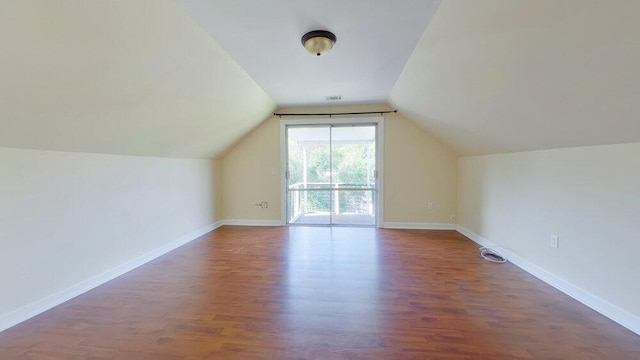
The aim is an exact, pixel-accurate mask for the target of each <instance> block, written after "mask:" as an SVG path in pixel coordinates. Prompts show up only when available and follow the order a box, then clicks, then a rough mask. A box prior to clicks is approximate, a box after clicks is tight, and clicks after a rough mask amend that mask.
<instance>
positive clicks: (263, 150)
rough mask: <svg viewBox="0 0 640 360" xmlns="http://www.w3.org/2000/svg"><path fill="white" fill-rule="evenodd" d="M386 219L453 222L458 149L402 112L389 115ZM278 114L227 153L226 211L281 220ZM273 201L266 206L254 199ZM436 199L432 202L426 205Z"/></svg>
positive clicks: (380, 107)
mask: <svg viewBox="0 0 640 360" xmlns="http://www.w3.org/2000/svg"><path fill="white" fill-rule="evenodd" d="M388 109H389V108H388V107H387V106H386V105H364V106H347V107H313V108H295V109H284V110H281V111H282V112H289V113H294V112H339V111H343V112H352V111H379V110H388ZM384 126H385V129H384V135H385V139H384V140H385V149H384V152H385V154H384V182H385V185H384V191H385V193H384V209H383V211H384V219H383V220H384V222H395V223H450V222H451V220H450V218H451V215H453V214H455V211H454V209H455V203H456V171H457V170H456V155H455V154H454V153H453V152H451V151H450V150H449V149H447V148H446V147H444V146H442V145H441V144H440V143H439V142H437V141H436V140H434V139H433V138H432V137H431V136H429V134H427V133H426V132H425V131H424V130H422V129H420V128H418V127H416V126H415V125H413V124H412V123H411V122H410V121H408V120H407V119H406V118H404V117H403V116H402V115H397V114H387V115H385V124H384ZM280 162H281V159H280V118H278V117H276V116H273V117H271V118H269V119H268V120H266V121H265V122H264V123H262V124H261V125H260V126H259V127H258V128H256V129H255V130H254V131H253V132H252V133H251V134H249V135H248V136H247V137H246V138H245V139H244V140H243V141H241V142H240V143H239V144H238V145H237V146H236V147H235V148H233V149H232V150H231V151H229V152H228V153H227V155H226V156H225V157H224V159H223V171H222V173H223V188H224V217H225V218H226V219H241V220H271V221H279V220H281V184H280V180H281V176H280V174H281V173H280V171H281V164H280ZM258 201H269V208H268V209H261V208H258V207H256V206H254V204H255V203H256V202H258ZM429 202H433V203H434V208H433V209H432V210H429V209H428V203H429Z"/></svg>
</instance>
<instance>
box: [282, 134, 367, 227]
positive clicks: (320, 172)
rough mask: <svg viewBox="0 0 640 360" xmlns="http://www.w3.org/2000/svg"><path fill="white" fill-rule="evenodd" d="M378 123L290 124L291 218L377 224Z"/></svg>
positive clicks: (318, 222)
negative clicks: (347, 124) (343, 124)
mask: <svg viewBox="0 0 640 360" xmlns="http://www.w3.org/2000/svg"><path fill="white" fill-rule="evenodd" d="M376 131H377V129H376V126H375V125H368V124H367V125H349V126H342V125H340V126H336V125H319V126H306V125H305V126H287V127H286V139H287V140H286V141H287V209H286V211H287V223H289V224H308V225H311V224H313V225H330V224H339V225H375V224H376V204H375V199H376V195H377V194H376V184H377V180H376V136H377V134H376Z"/></svg>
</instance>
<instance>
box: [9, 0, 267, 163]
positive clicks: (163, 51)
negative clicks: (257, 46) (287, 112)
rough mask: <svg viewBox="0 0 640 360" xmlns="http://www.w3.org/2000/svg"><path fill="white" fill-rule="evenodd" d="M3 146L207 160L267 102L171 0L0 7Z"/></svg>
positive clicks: (33, 0) (37, 0) (75, 0)
mask: <svg viewBox="0 0 640 360" xmlns="http://www.w3.org/2000/svg"><path fill="white" fill-rule="evenodd" d="M0 44H2V56H0V129H1V131H0V146H3V147H16V148H30V149H44V150H61V151H77V152H95V153H110V154H125V155H145V156H159V157H178V158H213V157H216V156H219V155H220V154H222V153H223V151H224V150H225V149H226V148H228V147H229V146H231V145H232V144H233V143H234V142H235V141H237V140H238V139H239V138H241V137H242V136H243V135H244V134H246V132H248V131H249V130H250V129H251V128H253V127H255V126H256V125H257V124H258V123H260V122H261V121H262V120H264V119H265V118H267V117H268V116H269V114H270V113H271V112H272V111H273V110H274V108H275V104H274V102H273V101H272V100H271V99H270V97H269V96H268V95H267V94H266V93H265V92H264V91H263V90H262V89H261V88H260V87H259V86H258V85H257V84H256V83H255V82H254V81H253V80H252V79H251V77H249V76H248V75H247V74H246V72H245V71H244V70H243V69H242V68H240V67H239V66H238V65H237V64H236V63H235V62H234V61H233V60H232V59H231V58H230V57H229V56H228V55H227V54H226V53H225V52H224V51H223V50H222V49H221V48H220V47H219V46H218V45H217V44H216V43H215V41H213V40H212V39H211V37H210V36H209V35H208V34H207V33H206V32H205V31H203V30H202V29H201V28H200V27H199V26H198V25H197V24H196V23H195V22H194V21H193V20H192V18H191V17H189V16H188V15H187V14H186V12H185V11H184V9H183V8H182V7H181V6H179V5H178V4H176V3H175V2H173V1H169V0H136V1H84V0H67V1H64V2H61V1H50V0H30V1H2V2H0Z"/></svg>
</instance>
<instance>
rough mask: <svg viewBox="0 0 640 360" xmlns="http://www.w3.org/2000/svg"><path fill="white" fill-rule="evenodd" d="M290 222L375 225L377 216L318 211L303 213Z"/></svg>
mask: <svg viewBox="0 0 640 360" xmlns="http://www.w3.org/2000/svg"><path fill="white" fill-rule="evenodd" d="M290 224H296V225H300V224H304V225H329V224H334V225H372V226H373V225H375V224H376V218H375V216H372V215H369V214H353V213H344V214H331V213H329V212H316V213H306V214H302V215H300V216H299V217H297V218H296V219H294V220H293V221H291V222H290Z"/></svg>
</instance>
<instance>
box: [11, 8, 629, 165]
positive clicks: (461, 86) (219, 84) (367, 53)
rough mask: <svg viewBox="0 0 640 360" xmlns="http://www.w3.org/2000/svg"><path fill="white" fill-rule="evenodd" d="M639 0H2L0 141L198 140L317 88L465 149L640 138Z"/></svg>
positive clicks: (66, 146) (133, 143)
mask: <svg viewBox="0 0 640 360" xmlns="http://www.w3.org/2000/svg"><path fill="white" fill-rule="evenodd" d="M638 13H640V1H633V0H628V1H624V0H611V1H598V0H564V1H556V0H519V1H514V0H443V1H442V2H440V1H439V0H399V1H393V2H391V1H385V0H357V1H356V0H353V1H338V0H327V1H324V2H318V1H309V0H273V1H262V0H216V1H204V0H137V1H112V0H99V1H83V0H67V1H64V2H52V1H49V0H31V1H20V0H8V1H2V2H0V44H2V56H0V146H3V147H16V148H30V149H45V150H62V151H80V152H96V153H112V154H127V155H148V156H162V157H194V158H211V157H217V156H220V155H221V154H224V152H225V150H227V149H228V148H229V147H230V146H232V145H233V144H234V143H235V142H237V141H238V140H239V139H241V138H242V137H243V136H244V135H245V134H247V132H249V131H251V129H253V128H254V127H255V126H257V125H258V124H259V123H260V122H262V121H263V120H264V119H266V118H267V117H268V116H269V115H270V114H271V113H272V112H273V111H274V110H275V109H276V108H277V107H283V106H302V105H321V104H324V103H326V100H325V99H324V97H325V96H329V95H342V96H343V102H342V103H344V104H365V103H376V102H377V103H379V102H387V103H389V104H391V105H393V106H395V107H397V108H398V109H399V111H400V112H401V113H403V114H404V115H405V116H406V117H408V118H409V119H411V120H413V121H415V122H416V123H418V124H419V125H421V126H422V127H423V128H425V129H426V130H427V131H429V132H430V133H431V134H432V135H433V136H435V137H436V138H438V139H440V140H441V141H442V142H443V143H445V144H447V145H448V146H450V147H451V148H452V149H454V150H455V151H457V152H458V153H459V154H461V155H477V154H487V153H499V152H513V151H523V150H536V149H548V148H557V147H566V146H578V145H597V144H608V143H624V142H638V141H640V105H638V101H637V98H638V95H639V94H640V69H639V66H640V65H639V64H640V41H639V40H638V37H637V34H639V33H640V22H638V21H636V15H637V14H638ZM316 28H321V29H323V28H324V29H327V30H331V31H333V32H335V33H336V35H337V37H338V42H337V43H336V46H335V48H334V50H332V51H331V52H329V53H328V54H326V55H323V56H321V57H313V56H311V55H309V54H307V53H306V52H305V50H304V48H303V47H302V46H301V45H300V37H301V36H302V34H303V33H305V32H306V31H309V30H313V29H316ZM327 104H328V103H327ZM331 105H336V103H331Z"/></svg>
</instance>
